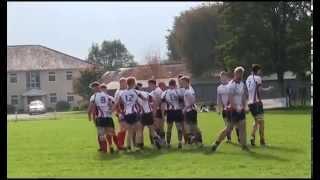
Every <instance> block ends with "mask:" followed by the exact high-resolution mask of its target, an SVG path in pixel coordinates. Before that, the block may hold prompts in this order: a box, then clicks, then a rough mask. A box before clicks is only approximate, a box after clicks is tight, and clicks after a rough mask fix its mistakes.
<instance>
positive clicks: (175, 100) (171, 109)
mask: <svg viewBox="0 0 320 180" xmlns="http://www.w3.org/2000/svg"><path fill="white" fill-rule="evenodd" d="M179 96H181V95H179V91H178V90H177V84H176V81H175V80H174V79H171V80H170V81H169V89H167V90H165V91H164V92H163V93H162V95H161V99H162V101H163V102H164V103H166V105H167V145H168V147H170V143H171V132H172V126H173V123H175V125H176V128H177V132H178V141H179V143H178V149H181V148H182V143H181V142H182V123H183V114H182V109H181V106H180V102H179Z"/></svg>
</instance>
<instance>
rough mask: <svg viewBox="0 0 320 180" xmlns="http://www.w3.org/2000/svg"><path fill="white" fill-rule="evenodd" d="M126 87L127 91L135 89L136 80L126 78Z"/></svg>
mask: <svg viewBox="0 0 320 180" xmlns="http://www.w3.org/2000/svg"><path fill="white" fill-rule="evenodd" d="M127 85H128V88H129V89H132V88H135V86H136V78H134V77H128V79H127Z"/></svg>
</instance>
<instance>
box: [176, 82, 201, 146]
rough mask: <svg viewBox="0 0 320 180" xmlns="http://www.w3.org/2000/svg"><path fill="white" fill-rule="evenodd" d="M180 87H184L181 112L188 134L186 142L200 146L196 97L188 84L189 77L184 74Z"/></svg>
mask: <svg viewBox="0 0 320 180" xmlns="http://www.w3.org/2000/svg"><path fill="white" fill-rule="evenodd" d="M181 83H182V87H184V88H185V92H184V103H185V107H184V109H183V113H184V116H185V121H186V126H187V127H186V129H185V130H186V133H187V136H188V139H187V144H193V143H196V144H199V145H200V147H202V146H203V144H202V135H201V131H200V129H199V128H198V121H197V107H196V97H195V92H194V90H193V88H192V87H191V85H190V78H189V77H187V76H184V77H182V78H181Z"/></svg>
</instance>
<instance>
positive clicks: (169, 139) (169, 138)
mask: <svg viewBox="0 0 320 180" xmlns="http://www.w3.org/2000/svg"><path fill="white" fill-rule="evenodd" d="M170 142H171V132H169V131H167V144H170Z"/></svg>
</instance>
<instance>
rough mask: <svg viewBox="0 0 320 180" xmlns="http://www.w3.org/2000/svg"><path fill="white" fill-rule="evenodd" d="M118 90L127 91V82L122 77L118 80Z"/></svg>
mask: <svg viewBox="0 0 320 180" xmlns="http://www.w3.org/2000/svg"><path fill="white" fill-rule="evenodd" d="M119 84H120V89H127V80H126V78H124V77H122V78H120V80H119Z"/></svg>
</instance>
